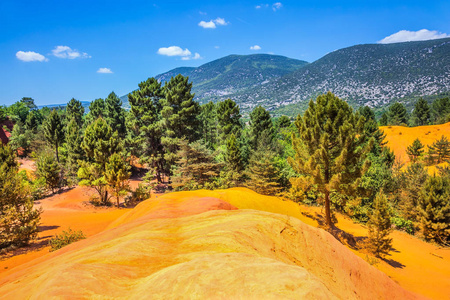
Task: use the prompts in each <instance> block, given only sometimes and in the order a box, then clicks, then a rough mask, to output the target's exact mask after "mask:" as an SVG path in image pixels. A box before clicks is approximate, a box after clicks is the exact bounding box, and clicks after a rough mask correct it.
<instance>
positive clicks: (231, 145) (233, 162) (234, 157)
mask: <svg viewBox="0 0 450 300" xmlns="http://www.w3.org/2000/svg"><path fill="white" fill-rule="evenodd" d="M225 162H226V168H227V170H229V171H233V172H236V173H239V172H241V171H242V169H243V163H242V156H241V149H240V148H239V145H238V142H237V140H236V137H235V136H234V133H232V134H231V135H230V137H229V138H228V140H227V148H226V152H225Z"/></svg>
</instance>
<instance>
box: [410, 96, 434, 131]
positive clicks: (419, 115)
mask: <svg viewBox="0 0 450 300" xmlns="http://www.w3.org/2000/svg"><path fill="white" fill-rule="evenodd" d="M412 116H413V123H414V125H415V126H423V125H428V123H429V122H430V117H431V113H430V107H429V106H428V103H427V101H425V100H424V99H423V98H420V99H419V100H417V102H416V104H415V105H414V111H413V113H412Z"/></svg>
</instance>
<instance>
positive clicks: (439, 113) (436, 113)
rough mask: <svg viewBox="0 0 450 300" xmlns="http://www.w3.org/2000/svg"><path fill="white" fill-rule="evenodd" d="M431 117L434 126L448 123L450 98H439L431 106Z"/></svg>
mask: <svg viewBox="0 0 450 300" xmlns="http://www.w3.org/2000/svg"><path fill="white" fill-rule="evenodd" d="M431 112H432V113H431V115H432V120H433V122H434V124H443V123H445V122H448V121H449V120H448V117H449V115H450V98H449V97H444V98H438V99H435V100H434V101H433V104H432V106H431Z"/></svg>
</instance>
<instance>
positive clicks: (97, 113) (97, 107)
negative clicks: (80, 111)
mask: <svg viewBox="0 0 450 300" xmlns="http://www.w3.org/2000/svg"><path fill="white" fill-rule="evenodd" d="M100 117H102V118H103V117H105V100H103V99H102V98H98V99H95V100H94V101H92V102H91V104H89V113H88V114H87V115H86V123H87V124H90V123H92V122H95V120H97V119H98V118H100Z"/></svg>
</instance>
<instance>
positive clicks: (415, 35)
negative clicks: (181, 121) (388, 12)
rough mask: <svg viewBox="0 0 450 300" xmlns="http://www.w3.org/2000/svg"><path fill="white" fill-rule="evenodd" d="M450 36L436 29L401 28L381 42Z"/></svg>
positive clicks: (422, 39)
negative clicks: (409, 29) (415, 29)
mask: <svg viewBox="0 0 450 300" xmlns="http://www.w3.org/2000/svg"><path fill="white" fill-rule="evenodd" d="M446 37H450V35H449V34H447V33H441V32H438V31H436V30H427V29H421V30H418V31H408V30H400V31H399V32H397V33H394V34H391V35H390V36H387V37H385V38H384V39H382V40H381V41H378V43H379V44H390V43H401V42H411V41H425V40H435V39H442V38H446Z"/></svg>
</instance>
